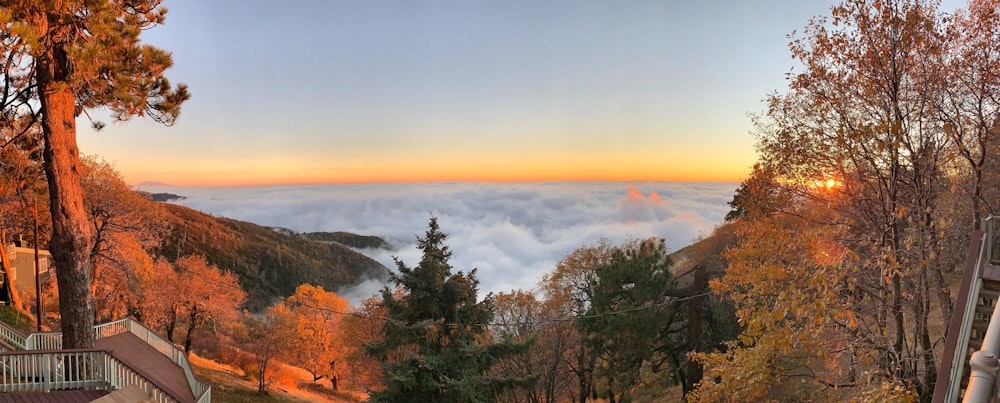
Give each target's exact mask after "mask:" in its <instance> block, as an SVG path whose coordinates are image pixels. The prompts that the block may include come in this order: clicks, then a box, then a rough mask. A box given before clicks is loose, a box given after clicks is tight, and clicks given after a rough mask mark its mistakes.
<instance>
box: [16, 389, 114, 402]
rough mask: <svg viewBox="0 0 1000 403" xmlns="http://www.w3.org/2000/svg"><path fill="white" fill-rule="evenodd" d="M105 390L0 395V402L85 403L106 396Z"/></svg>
mask: <svg viewBox="0 0 1000 403" xmlns="http://www.w3.org/2000/svg"><path fill="white" fill-rule="evenodd" d="M107 394H108V391H106V390H61V391H56V392H49V393H38V392H24V393H0V402H16V403H49V402H59V403H87V402H90V401H92V400H95V399H98V398H100V397H102V396H104V395H107Z"/></svg>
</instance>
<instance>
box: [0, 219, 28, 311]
mask: <svg viewBox="0 0 1000 403" xmlns="http://www.w3.org/2000/svg"><path fill="white" fill-rule="evenodd" d="M0 265H3V273H4V281H6V282H7V289H9V290H10V305H11V306H13V307H14V308H15V309H17V310H18V311H24V307H23V306H21V295H20V294H18V293H17V287H14V273H13V270H14V268H13V267H11V266H10V257H9V256H8V255H7V231H6V230H0Z"/></svg>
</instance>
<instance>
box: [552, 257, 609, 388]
mask: <svg viewBox="0 0 1000 403" xmlns="http://www.w3.org/2000/svg"><path fill="white" fill-rule="evenodd" d="M615 250H616V247H615V246H614V245H612V244H611V242H610V241H609V240H607V239H601V240H599V241H598V242H597V243H595V244H594V245H589V246H583V247H580V248H577V249H576V250H574V251H573V252H570V254H568V255H566V256H565V257H563V258H562V259H560V260H559V262H558V263H556V267H555V269H553V271H552V272H551V273H548V274H546V275H544V276H543V277H542V280H541V282H540V285H541V291H542V294H543V296H544V299H545V301H546V305H547V306H548V309H550V310H551V311H553V314H556V315H559V317H561V318H564V319H569V321H567V322H566V323H565V324H564V325H563V327H559V328H556V329H553V330H554V331H555V332H556V333H554V334H553V335H554V336H557V337H559V338H560V339H561V340H560V341H559V342H558V344H559V345H565V349H564V350H563V351H565V353H564V354H565V356H564V357H563V359H562V360H563V361H564V362H565V365H566V367H567V368H568V370H569V373H570V374H571V378H572V380H573V381H575V383H576V387H575V389H576V391H575V393H574V398H575V399H576V400H577V401H579V402H580V403H585V402H586V401H587V400H588V399H590V398H596V396H594V395H595V394H596V389H595V385H594V366H595V362H596V353H595V352H594V351H592V350H591V349H590V346H588V345H587V344H585V343H584V340H583V336H582V335H581V334H580V331H579V329H578V328H577V326H576V323H577V320H578V319H580V318H581V317H583V316H584V315H586V314H587V311H588V309H589V306H590V303H591V301H590V298H591V295H592V294H593V287H594V284H595V283H596V281H597V268H598V267H600V266H601V265H604V264H606V263H607V262H609V261H611V256H612V255H613V254H614V251H615Z"/></svg>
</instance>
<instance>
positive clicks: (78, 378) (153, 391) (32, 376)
mask: <svg viewBox="0 0 1000 403" xmlns="http://www.w3.org/2000/svg"><path fill="white" fill-rule="evenodd" d="M67 358H69V359H71V360H72V359H75V360H80V361H81V362H82V361H85V360H90V362H91V365H80V366H78V367H77V369H76V371H69V372H67V371H66V368H63V367H60V364H62V363H65V362H66V360H67ZM11 359H12V360H11ZM98 362H100V363H102V364H103V365H97V363H98ZM67 374H70V375H71V376H70V378H72V379H70V380H67V379H65V378H66V377H67V376H66V375H67ZM26 377H27V378H26ZM60 378H61V379H60ZM15 379H16V380H19V382H9V381H12V380H15ZM25 379H27V380H28V381H27V382H24V380H25ZM0 381H2V382H0V391H3V392H13V391H30V390H37V389H39V388H40V389H41V390H42V391H44V392H48V391H51V390H60V389H76V388H80V387H84V388H96V389H121V388H123V387H125V386H130V385H135V386H138V387H140V388H141V389H142V390H143V391H144V392H146V393H147V394H149V395H150V396H151V397H153V399H154V400H156V401H157V402H183V401H185V400H186V399H184V400H182V396H184V395H183V394H181V393H179V392H177V391H176V390H173V389H171V388H170V387H169V386H167V385H165V384H163V383H160V382H159V381H157V379H156V377H155V376H152V375H151V374H149V373H146V372H145V371H143V370H141V369H139V368H132V367H131V366H129V365H128V364H126V363H124V362H122V361H121V360H119V359H118V358H116V357H115V356H114V355H113V354H112V353H111V352H109V351H107V350H101V349H73V350H33V351H15V352H9V353H0Z"/></svg>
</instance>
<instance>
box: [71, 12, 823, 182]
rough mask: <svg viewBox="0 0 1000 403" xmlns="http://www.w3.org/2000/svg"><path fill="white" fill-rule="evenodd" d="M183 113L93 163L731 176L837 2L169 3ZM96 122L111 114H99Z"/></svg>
mask: <svg viewBox="0 0 1000 403" xmlns="http://www.w3.org/2000/svg"><path fill="white" fill-rule="evenodd" d="M164 4H165V5H166V6H167V8H168V9H169V10H170V11H169V13H168V14H167V19H166V24H165V25H164V26H161V27H157V28H155V29H153V30H150V31H147V32H145V33H144V37H145V38H146V41H147V42H149V43H152V44H154V45H157V46H161V47H163V48H166V49H168V50H170V51H171V52H173V55H174V67H173V68H172V69H171V70H169V71H168V77H169V78H170V79H171V81H172V82H183V83H187V84H188V85H189V86H190V88H191V92H192V98H191V100H190V101H189V102H188V103H187V104H185V105H184V108H183V112H182V114H181V116H180V119H179V120H178V122H177V124H176V125H175V126H174V127H170V128H166V127H161V126H158V125H157V124H155V123H152V122H146V121H142V120H134V121H132V122H128V123H125V124H109V125H108V127H106V128H105V129H104V130H103V131H101V132H94V131H93V130H91V129H89V128H88V127H89V126H90V123H89V122H88V121H87V120H86V119H85V118H81V120H80V122H79V123H80V129H79V134H78V139H79V142H80V148H81V151H82V152H83V153H85V154H96V155H99V156H101V157H103V158H104V159H106V160H108V161H111V162H114V163H115V164H116V166H117V167H118V169H119V170H120V171H121V172H122V174H123V175H124V176H125V178H126V180H127V181H129V182H130V183H139V182H143V181H156V182H163V183H168V184H173V185H181V186H242V185H270V184H317V183H357V182H415V181H417V182H418V181H568V180H572V181H583V180H597V181H725V182H735V181H739V180H741V179H742V178H743V177H744V176H745V175H746V174H747V173H748V172H749V168H750V166H751V165H752V164H753V162H754V160H755V158H756V157H755V152H754V147H753V145H754V139H753V137H752V136H751V135H750V134H749V133H750V131H751V130H752V129H753V128H752V125H751V121H750V118H749V117H748V116H747V114H748V113H760V112H762V111H763V109H764V107H765V105H764V104H763V102H762V99H763V98H764V97H765V96H766V95H767V93H768V92H770V91H775V90H779V91H780V90H782V89H783V88H784V87H785V81H784V76H785V73H786V72H788V71H789V69H791V68H792V66H793V62H792V60H791V58H790V57H789V54H788V51H787V49H786V44H787V42H788V38H787V37H786V35H787V34H789V33H790V32H791V31H792V30H794V29H796V28H800V27H802V26H804V25H805V23H806V21H807V19H808V18H809V17H811V16H813V15H818V14H824V13H826V10H827V9H828V7H829V2H827V1H812V0H807V1H801V0H765V1H759V2H674V1H642V0H639V1H629V2H607V1H589V0H583V1H578V0H573V1H570V0H565V1H549V0H546V1H534V0H513V1H478V0H448V1H435V2H408V1H320V0H316V1H296V2H268V1H256V0H255V1H211V2H208V1H200V0H183V1H182V0H168V1H165V2H164ZM91 116H93V117H95V118H97V119H99V120H100V119H103V118H104V117H103V116H102V114H101V112H100V111H97V112H96V113H93V114H91Z"/></svg>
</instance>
